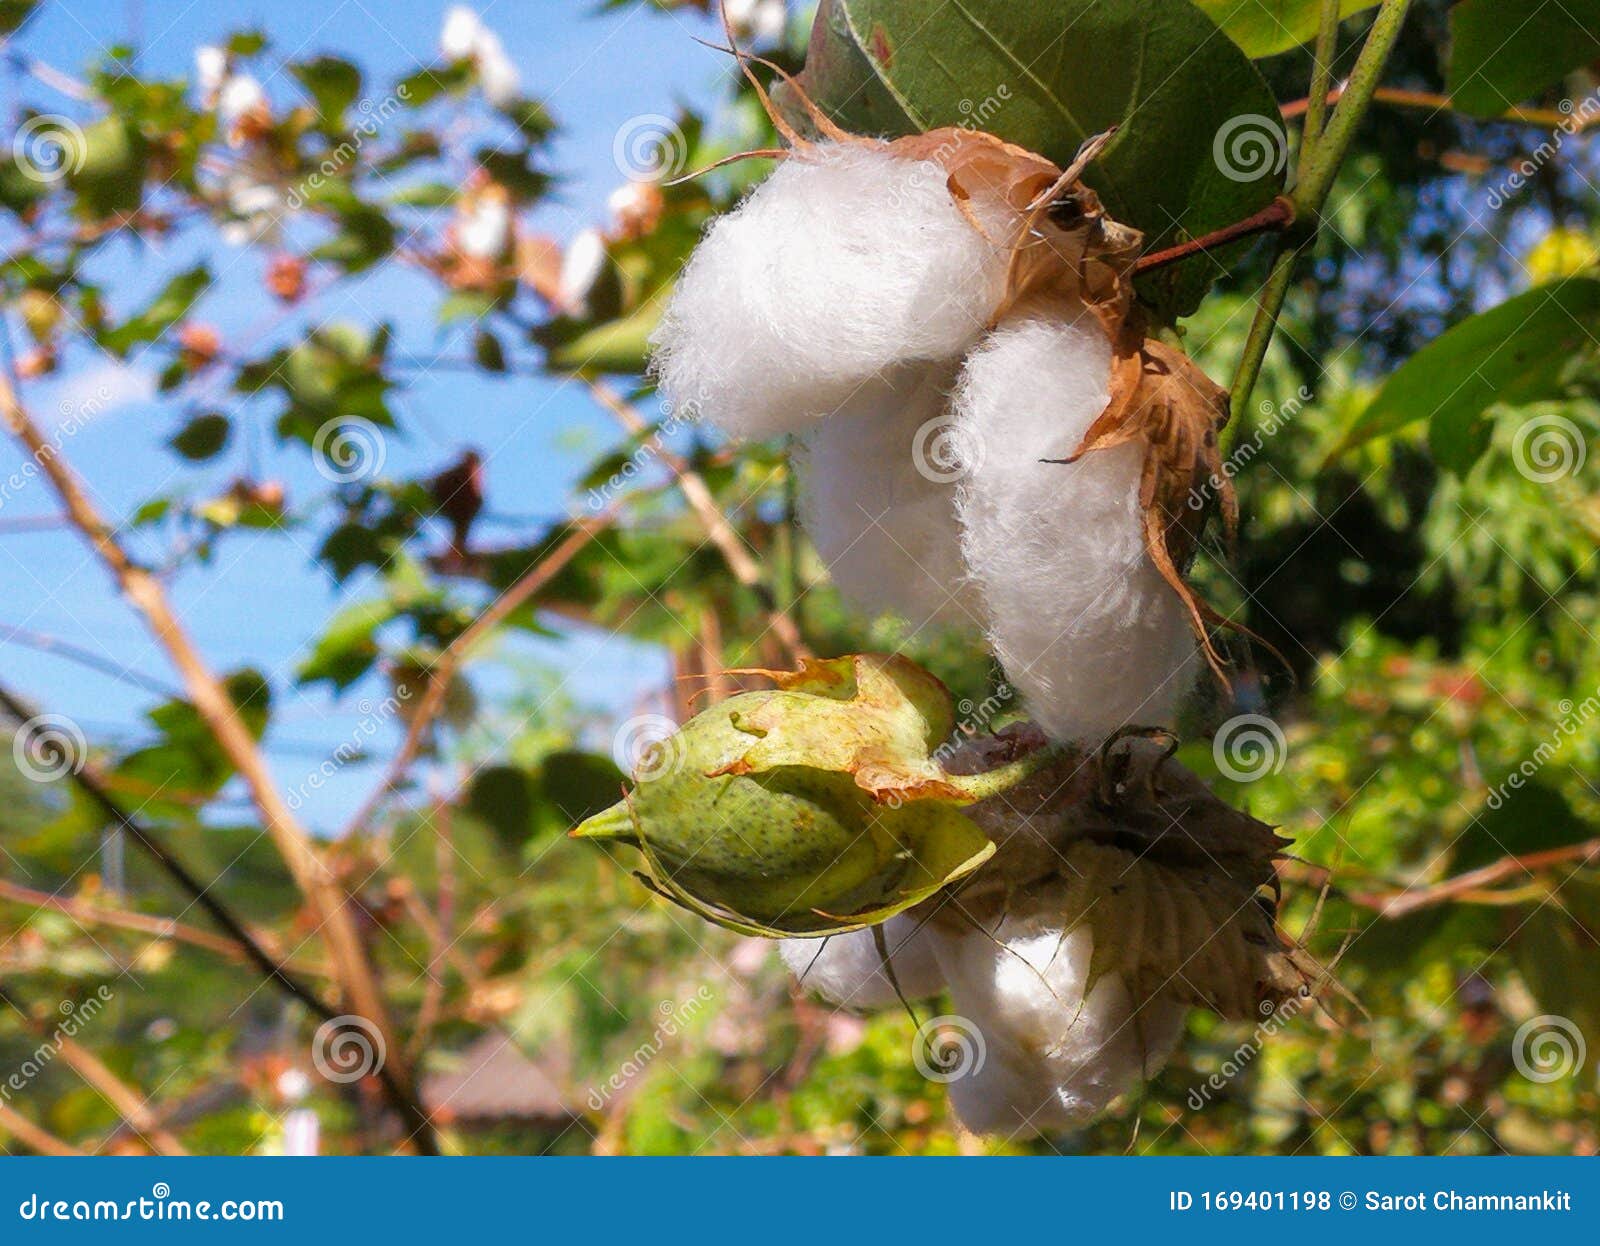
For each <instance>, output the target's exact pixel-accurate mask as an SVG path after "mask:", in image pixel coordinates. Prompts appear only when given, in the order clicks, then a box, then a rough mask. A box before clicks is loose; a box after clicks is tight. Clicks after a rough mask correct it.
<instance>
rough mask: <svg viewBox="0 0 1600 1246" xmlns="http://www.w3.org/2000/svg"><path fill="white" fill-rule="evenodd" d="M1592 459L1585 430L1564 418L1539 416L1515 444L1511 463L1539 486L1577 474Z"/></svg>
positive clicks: (1525, 427)
mask: <svg viewBox="0 0 1600 1246" xmlns="http://www.w3.org/2000/svg"><path fill="white" fill-rule="evenodd" d="M1588 457H1589V447H1588V445H1587V444H1586V443H1585V442H1584V437H1583V430H1582V429H1580V428H1579V427H1578V426H1577V425H1576V424H1574V423H1573V422H1572V421H1571V420H1569V419H1567V418H1566V417H1565V416H1563V415H1537V416H1535V417H1534V418H1533V419H1531V420H1529V421H1528V422H1527V423H1526V424H1524V425H1523V426H1522V427H1521V428H1519V429H1517V435H1516V436H1515V437H1514V438H1513V439H1512V441H1511V461H1512V462H1513V463H1515V464H1516V466H1517V470H1518V471H1519V472H1521V473H1522V474H1523V475H1524V476H1526V477H1527V478H1528V479H1529V480H1531V481H1533V482H1534V483H1536V484H1541V485H1547V484H1550V483H1551V482H1552V481H1556V480H1560V479H1562V478H1563V477H1565V476H1573V475H1576V474H1577V473H1578V471H1579V470H1580V469H1581V468H1582V467H1583V463H1584V460H1585V459H1587V458H1588Z"/></svg>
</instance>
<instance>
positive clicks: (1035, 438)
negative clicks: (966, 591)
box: [955, 306, 1198, 742]
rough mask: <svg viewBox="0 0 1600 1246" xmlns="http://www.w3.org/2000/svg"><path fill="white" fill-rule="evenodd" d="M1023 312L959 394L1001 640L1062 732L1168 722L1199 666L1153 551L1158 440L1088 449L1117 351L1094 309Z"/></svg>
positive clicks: (980, 544)
mask: <svg viewBox="0 0 1600 1246" xmlns="http://www.w3.org/2000/svg"><path fill="white" fill-rule="evenodd" d="M1042 310H1043V309H1039V308H1036V309H1034V312H1035V314H1029V312H1028V311H1027V310H1022V311H1021V312H1019V313H1018V314H1017V315H1015V316H1013V317H1011V318H1009V319H1008V320H1007V321H1006V322H1005V323H1004V324H1002V325H1001V326H1000V327H999V328H998V329H997V330H996V331H995V332H994V333H993V334H992V335H990V336H989V337H988V338H987V339H985V341H984V342H983V344H982V345H981V346H980V347H979V348H978V349H977V350H975V351H974V352H973V354H972V355H971V357H970V358H969V359H968V361H967V365H966V368H965V370H964V372H963V374H962V377H961V382H960V388H959V390H958V392H957V395H956V400H955V407H956V419H957V427H958V429H959V430H960V432H961V436H962V439H963V440H964V441H965V442H968V443H971V444H972V445H974V446H976V447H978V450H977V452H976V456H975V457H976V466H975V467H974V468H973V470H972V472H971V474H970V475H969V476H968V478H967V479H966V480H965V481H964V482H963V484H962V486H961V499H960V503H959V507H958V509H959V514H960V519H961V525H962V529H963V535H962V545H963V549H964V551H965V554H966V561H967V565H968V567H969V569H970V573H971V575H972V577H973V579H974V580H975V581H976V583H977V585H978V588H979V591H980V594H981V596H982V600H983V605H984V609H985V613H986V615H987V618H988V620H989V628H990V645H991V647H992V648H993V650H994V653H995V656H996V657H997V658H999V659H1000V662H1001V664H1002V665H1003V666H1004V667H1005V670H1006V674H1007V675H1008V676H1009V678H1010V680H1011V682H1012V683H1013V684H1014V685H1015V686H1016V687H1017V688H1019V689H1021V691H1022V692H1023V694H1024V695H1025V696H1026V698H1027V701H1028V706H1029V709H1030V710H1031V712H1032V715H1033V717H1034V719H1035V720H1036V721H1037V722H1038V723H1039V725H1040V726H1041V727H1043V728H1044V729H1045V730H1046V731H1047V732H1048V733H1049V734H1050V735H1052V736H1054V737H1055V738H1057V739H1066V740H1086V741H1095V742H1098V741H1101V740H1104V739H1105V738H1106V737H1107V736H1109V735H1110V734H1111V733H1112V732H1114V731H1116V730H1117V729H1118V728H1119V727H1123V726H1128V725H1138V726H1170V725H1171V724H1172V722H1173V719H1174V717H1175V715H1176V712H1177V706H1178V703H1179V701H1180V700H1181V699H1182V697H1183V695H1184V694H1185V693H1186V692H1187V691H1188V689H1189V688H1190V686H1191V685H1192V684H1193V682H1194V678H1195V675H1196V672H1197V670H1198V661H1197V659H1196V657H1195V642H1194V638H1193V635H1192V633H1191V632H1190V630H1189V623H1188V617H1187V613H1186V611H1185V608H1184V605H1183V602H1182V600H1181V599H1180V598H1179V597H1178V595H1177V593H1175V592H1174V591H1173V589H1172V588H1171V586H1170V585H1168V584H1167V583H1166V581H1164V580H1163V579H1162V578H1161V574H1160V572H1159V571H1157V570H1156V567H1155V564H1154V563H1152V562H1151V561H1150V558H1149V555H1148V554H1147V553H1146V551H1145V544H1144V532H1143V527H1142V524H1143V512H1142V510H1141V509H1140V506H1139V498H1138V492H1139V477H1140V466H1141V461H1142V456H1143V453H1144V448H1143V446H1142V444H1125V445H1121V446H1117V447H1114V448H1111V449H1102V450H1096V451H1094V452H1093V453H1091V454H1087V455H1085V456H1084V457H1083V458H1082V459H1080V460H1079V461H1078V462H1076V463H1072V464H1062V463H1047V462H1043V461H1041V460H1044V459H1060V458H1065V457H1067V456H1068V455H1070V454H1071V453H1072V452H1073V451H1075V450H1076V449H1077V448H1078V446H1079V444H1080V442H1081V441H1082V439H1083V435H1084V433H1085V432H1086V431H1087V430H1088V428H1089V426H1090V424H1092V423H1093V422H1094V420H1095V417H1096V416H1098V415H1099V414H1100V413H1101V411H1102V410H1103V409H1104V408H1105V406H1106V403H1107V401H1108V400H1109V393H1108V384H1109V377H1110V367H1111V347H1110V343H1109V342H1108V341H1107V340H1106V336H1105V333H1104V332H1103V331H1102V329H1101V328H1100V325H1099V322H1098V321H1097V320H1096V319H1095V317H1094V316H1093V315H1092V314H1090V313H1088V312H1080V313H1079V314H1077V315H1076V316H1074V315H1073V314H1072V309H1070V308H1069V309H1065V310H1063V309H1061V308H1060V307H1058V306H1054V307H1051V308H1050V309H1049V313H1048V315H1045V314H1039V313H1040V312H1041V311H1042Z"/></svg>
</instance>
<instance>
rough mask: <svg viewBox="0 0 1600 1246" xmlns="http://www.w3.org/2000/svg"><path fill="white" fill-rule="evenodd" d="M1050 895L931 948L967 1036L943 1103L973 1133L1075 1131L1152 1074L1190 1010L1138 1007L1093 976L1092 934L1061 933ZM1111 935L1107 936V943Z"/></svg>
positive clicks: (1116, 981)
mask: <svg viewBox="0 0 1600 1246" xmlns="http://www.w3.org/2000/svg"><path fill="white" fill-rule="evenodd" d="M1057 891H1058V889H1057V888H1052V887H1048V886H1047V887H1043V888H1040V889H1037V890H1035V891H1033V892H1031V893H1029V894H1022V895H1018V896H1017V897H1016V898H1015V901H1014V908H1013V910H1012V911H1011V912H1009V913H1008V914H1007V915H1006V917H1005V919H1004V920H1003V921H1002V922H1001V923H1000V924H999V925H998V926H997V927H996V928H994V929H993V930H989V929H984V928H968V929H966V930H960V931H951V930H948V929H946V930H941V931H940V932H939V934H938V936H937V938H936V942H935V949H936V952H937V955H938V960H939V965H940V967H941V968H942V969H943V971H944V973H945V976H946V977H947V978H948V980H949V983H950V996H951V1008H952V1011H953V1014H954V1015H955V1016H956V1017H958V1018H960V1024H961V1025H962V1026H963V1028H964V1029H965V1030H966V1033H964V1034H963V1035H962V1036H961V1041H962V1042H963V1044H964V1045H965V1047H966V1052H965V1055H964V1057H963V1067H960V1068H957V1069H952V1070H950V1071H951V1072H952V1073H953V1074H954V1076H952V1077H951V1078H950V1080H949V1085H948V1089H949V1092H950V1103H951V1106H952V1107H953V1108H954V1109H955V1111H956V1114H957V1115H958V1116H959V1117H960V1118H961V1120H962V1123H963V1124H965V1125H966V1126H967V1128H969V1129H971V1130H973V1131H974V1132H976V1133H991V1134H1000V1135H1004V1136H1031V1135H1033V1134H1036V1133H1039V1132H1042V1131H1045V1130H1049V1129H1066V1128H1072V1127H1074V1126H1077V1125H1081V1124H1083V1123H1084V1122H1085V1121H1087V1120H1089V1119H1090V1118H1092V1117H1093V1116H1095V1115H1097V1114H1098V1113H1100V1112H1102V1111H1104V1110H1105V1109H1106V1108H1107V1107H1108V1106H1109V1105H1110V1104H1111V1101H1112V1100H1113V1099H1115V1098H1116V1097H1117V1096H1118V1095H1120V1094H1122V1093H1124V1092H1126V1091H1128V1090H1131V1089H1133V1088H1134V1087H1135V1086H1136V1085H1138V1083H1139V1082H1140V1081H1141V1080H1143V1079H1146V1078H1149V1077H1152V1076H1154V1075H1155V1073H1157V1072H1158V1071H1160V1069H1161V1067H1162V1065H1164V1064H1165V1063H1166V1061H1167V1057H1168V1056H1169V1055H1170V1054H1171V1052H1172V1049H1173V1047H1174V1046H1175V1045H1176V1043H1177V1041H1178V1037H1179V1035H1180V1034H1181V1033H1182V1030H1183V1022H1184V1017H1185V1014H1186V1012H1187V1010H1186V1009H1185V1008H1184V1006H1183V1005H1181V1004H1179V1003H1176V1002H1174V1001H1171V1000H1163V999H1157V1000H1155V1001H1150V1002H1146V1003H1144V1005H1143V1006H1142V1007H1136V1006H1135V1001H1134V1000H1133V999H1131V998H1130V996H1129V992H1128V987H1127V985H1126V983H1125V982H1124V981H1123V979H1122V978H1121V977H1120V976H1118V975H1117V974H1115V973H1102V974H1100V975H1099V976H1098V977H1094V976H1093V975H1092V973H1091V961H1092V959H1093V953H1094V940H1095V932H1094V930H1092V929H1091V927H1090V925H1089V923H1088V922H1082V923H1080V924H1079V925H1078V926H1076V927H1075V928H1073V929H1070V930H1067V929H1063V927H1062V919H1061V914H1062V912H1063V911H1064V910H1065V909H1066V908H1067V907H1068V906H1067V904H1066V900H1065V897H1064V896H1063V895H1060V894H1057ZM1107 937H1110V936H1107Z"/></svg>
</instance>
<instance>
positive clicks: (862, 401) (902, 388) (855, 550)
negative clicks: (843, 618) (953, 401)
mask: <svg viewBox="0 0 1600 1246" xmlns="http://www.w3.org/2000/svg"><path fill="white" fill-rule="evenodd" d="M956 374H957V368H956V366H955V365H953V364H945V365H907V366H903V367H900V368H897V369H895V370H894V371H893V372H891V373H890V374H889V375H888V377H886V378H884V379H881V380H878V379H875V380H870V381H865V382H863V383H862V384H861V385H860V386H859V387H858V388H857V389H856V391H855V392H854V393H852V394H851V395H850V397H849V398H848V399H846V400H845V402H844V403H843V404H841V405H840V406H839V407H838V408H837V409H836V410H835V411H833V412H832V413H831V414H830V415H829V416H828V417H827V418H826V419H825V420H823V421H822V423H821V424H819V425H817V426H816V427H815V428H812V429H810V430H809V431H808V432H807V433H806V434H805V436H804V439H803V441H802V442H801V448H800V452H799V454H798V455H797V458H796V467H797V470H798V472H799V475H800V518H801V522H802V523H803V524H804V526H805V530H806V534H807V535H808V536H809V537H810V538H811V543H812V544H813V545H815V546H816V549H817V553H818V554H819V555H820V556H821V558H822V560H823V562H825V563H826V564H827V566H828V572H829V575H830V576H831V577H832V579H833V582H834V584H835V585H836V586H837V587H838V589H839V591H840V593H841V594H843V595H844V598H845V600H846V601H848V602H849V603H850V604H851V605H853V606H855V607H857V608H858V609H860V610H863V611H866V612H868V613H871V614H882V613H893V614H897V615H899V616H901V617H902V618H904V619H905V620H906V621H907V622H908V623H910V624H911V626H912V627H913V628H914V629H916V630H918V631H920V630H922V629H923V628H925V627H928V626H937V627H956V628H964V629H971V630H974V631H977V630H980V629H981V628H982V626H983V616H982V605H981V603H980V602H979V601H978V596H977V593H976V591H975V588H974V586H973V584H972V582H971V581H970V580H969V579H968V576H967V569H966V563H965V561H964V560H963V559H962V556H961V533H960V529H959V528H958V526H957V524H956V489H957V484H958V482H959V480H960V478H961V473H962V470H963V468H962V465H961V464H960V462H959V461H958V452H959V447H958V446H952V437H953V434H954V428H953V423H952V421H951V419H950V416H949V414H948V404H949V397H950V391H951V389H952V388H954V385H955V380H956Z"/></svg>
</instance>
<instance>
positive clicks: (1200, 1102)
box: [1186, 986, 1313, 1112]
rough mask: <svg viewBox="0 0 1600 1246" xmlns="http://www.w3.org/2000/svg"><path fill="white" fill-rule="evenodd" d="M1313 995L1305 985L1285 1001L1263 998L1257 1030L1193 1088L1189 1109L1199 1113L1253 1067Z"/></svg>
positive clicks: (1189, 1098)
mask: <svg viewBox="0 0 1600 1246" xmlns="http://www.w3.org/2000/svg"><path fill="white" fill-rule="evenodd" d="M1312 998H1313V996H1312V993H1311V990H1310V988H1309V987H1305V986H1302V987H1300V989H1299V990H1297V991H1296V992H1295V993H1294V994H1293V995H1291V996H1289V998H1288V999H1286V1000H1284V1001H1283V1002H1282V1003H1281V1004H1275V1003H1273V1001H1272V1000H1270V999H1264V1000H1262V1001H1261V1004H1260V1006H1259V1009H1258V1011H1259V1012H1260V1014H1261V1018H1262V1019H1261V1020H1260V1021H1258V1022H1256V1026H1255V1029H1254V1030H1252V1031H1251V1033H1250V1037H1249V1038H1247V1039H1245V1040H1244V1042H1242V1043H1240V1044H1239V1045H1238V1046H1237V1047H1235V1048H1234V1049H1233V1050H1232V1051H1231V1052H1229V1053H1228V1055H1227V1057H1226V1058H1225V1059H1224V1060H1223V1061H1222V1066H1221V1067H1220V1068H1218V1069H1217V1071H1216V1072H1215V1073H1213V1074H1211V1076H1210V1077H1208V1078H1206V1080H1205V1081H1203V1082H1201V1083H1200V1084H1199V1085H1198V1086H1192V1087H1190V1089H1189V1095H1188V1098H1187V1100H1186V1102H1187V1103H1188V1105H1189V1110H1190V1111H1192V1112H1198V1111H1199V1110H1200V1109H1201V1108H1203V1107H1205V1106H1206V1104H1208V1103H1210V1102H1211V1098H1212V1096H1213V1095H1216V1094H1218V1093H1220V1092H1221V1091H1222V1090H1223V1089H1225V1088H1226V1087H1227V1085H1228V1083H1229V1082H1231V1081H1232V1080H1233V1079H1234V1078H1236V1077H1238V1076H1239V1074H1240V1073H1242V1072H1244V1070H1245V1069H1247V1068H1249V1067H1250V1065H1251V1063H1252V1062H1253V1061H1254V1060H1255V1058H1256V1057H1257V1056H1258V1055H1260V1054H1261V1048H1262V1047H1264V1046H1265V1045H1266V1041H1267V1039H1269V1038H1271V1037H1272V1036H1273V1035H1274V1034H1276V1033H1277V1032H1278V1031H1279V1030H1281V1029H1282V1028H1283V1027H1284V1026H1285V1025H1287V1024H1288V1023H1289V1022H1290V1020H1291V1019H1293V1018H1294V1017H1295V1016H1296V1015H1297V1014H1298V1013H1299V1012H1300V1010H1301V1009H1302V1008H1304V1007H1305V1006H1306V1005H1307V1004H1308V1003H1310V1002H1311V1000H1312Z"/></svg>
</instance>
